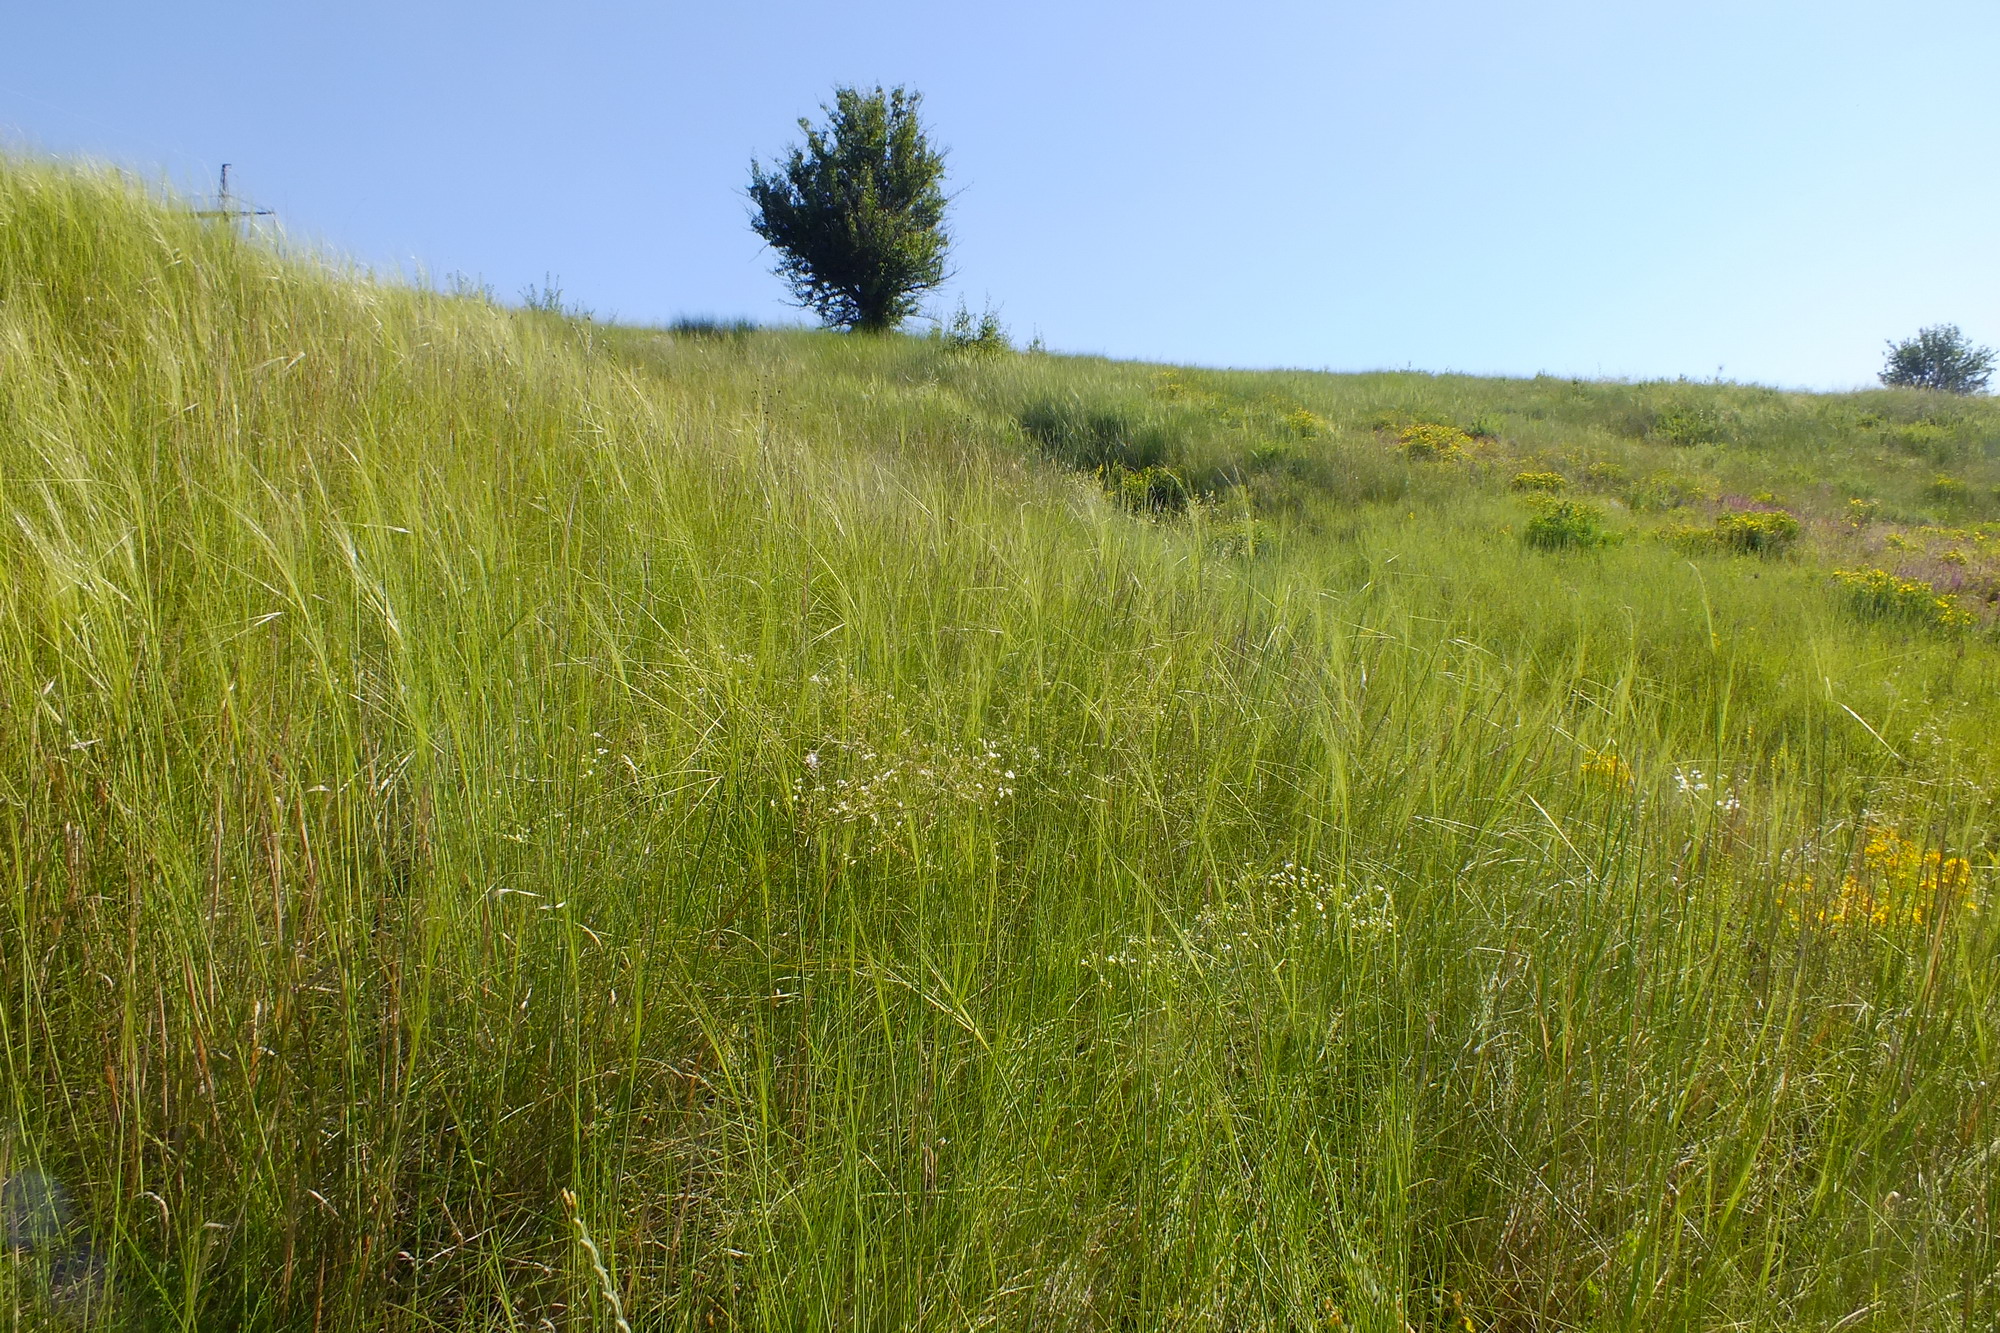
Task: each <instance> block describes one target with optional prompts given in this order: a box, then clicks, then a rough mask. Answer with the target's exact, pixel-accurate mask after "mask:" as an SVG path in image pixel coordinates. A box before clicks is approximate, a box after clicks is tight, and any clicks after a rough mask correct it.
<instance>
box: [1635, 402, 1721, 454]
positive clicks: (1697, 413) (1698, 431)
mask: <svg viewBox="0 0 2000 1333" xmlns="http://www.w3.org/2000/svg"><path fill="white" fill-rule="evenodd" d="M1650 433H1651V434H1652V436H1653V437H1654V438H1655V439H1659V440H1665V441H1666V442H1667V443H1668V444H1676V445H1681V446H1683V447H1686V446H1691V445H1697V444H1714V443H1715V442H1716V441H1718V440H1720V439H1721V438H1722V417H1721V414H1720V413H1718V412H1716V411H1715V409H1713V408H1709V407H1696V406H1690V405H1686V404H1682V405H1679V406H1675V407H1669V408H1667V409H1665V410H1664V411H1662V412H1660V413H1659V414H1658V415H1656V416H1655V417H1654V418H1653V427H1652V430H1651V432H1650Z"/></svg>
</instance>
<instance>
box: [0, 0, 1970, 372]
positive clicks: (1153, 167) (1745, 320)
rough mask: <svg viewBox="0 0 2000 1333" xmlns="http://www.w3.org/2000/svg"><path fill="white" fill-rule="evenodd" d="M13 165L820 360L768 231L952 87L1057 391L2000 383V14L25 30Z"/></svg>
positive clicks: (738, 17) (140, 13)
mask: <svg viewBox="0 0 2000 1333" xmlns="http://www.w3.org/2000/svg"><path fill="white" fill-rule="evenodd" d="M7 9H8V10H9V11H10V12H9V13H8V14H7V17H6V21H5V31H6V39H5V41H4V43H0V144H5V145H6V146H8V147H11V148H13V149H15V150H17V151H31V152H39V153H48V154H60V155H75V154H83V155H89V156H93V157H97V158H100V159H108V160H111V161H115V162H118V163H122V164H125V165H128V166H131V167H134V168H136V169H138V170H139V171H141V172H142V173H145V174H147V175H149V176H153V177H157V178H165V179H169V180H172V181H174V182H177V183H179V184H181V185H183V186H186V187H190V188H192V187H196V186H201V187H206V186H208V185H209V184H210V182H212V180H213V177H214V172H215V169H216V167H217V165H218V164H220V163H222V162H224V161H228V162H232V163H234V164H235V170H234V175H235V179H236V181H237V183H238V185H239V187H240V189H241V190H242V191H243V192H244V193H245V194H247V195H251V196H253V197H254V198H255V199H256V200H257V201H258V202H260V203H263V204H266V205H268V206H271V207H274V208H276V209H278V210H279V212H280V214H281V216H282V220H283V222H284V225H285V226H286V228H287V229H288V230H289V231H290V232H292V233H293V234H294V235H299V236H303V237H307V238H311V239H313V240H315V241H317V242H318V243H321V244H323V245H325V246H327V247H328V248H331V249H333V250H336V251H339V252H341V253H343V254H346V255H349V256H352V257H355V258H357V259H360V260H362V261H364V262H366V263H370V264H374V265H379V266H384V267H400V268H404V269H410V270H414V269H421V270H423V271H426V272H429V273H431V274H435V275H444V274H449V273H453V272H461V273H465V274H468V275H471V276H474V277H477V278H480V279H483V280H485V281H487V282H489V283H491V284H492V286H493V287H494V288H495V289H496V290H497V291H498V292H499V293H500V294H501V295H502V296H505V297H510V298H511V297H513V296H514V295H515V294H517V293H518V292H519V291H520V290H521V289H522V288H524V287H525V286H527V285H529V284H531V283H534V284H539V283H540V282H541V281H542V279H543V277H544V275H545V274H555V275H557V277H558V278H559V279H560V283H561V286H562V287H563V288H564V289H565V291H566V293H567V294H568V296H569V298H570V299H571V300H572V301H574V302H577V303H580V304H582V305H585V306H588V307H591V308H593V309H595V310H596V311H597V312H598V313H600V314H603V315H616V316H619V317H621V318H625V319H630V320H642V321H661V320H666V319H670V318H672V317H674V316H676V315H681V314H697V313H699V314H717V315H731V316H733V315H744V316H749V317H753V318H756V319H760V320H782V319H798V318H802V316H801V315H800V314H799V313H798V312H796V311H793V310H792V309H791V308H790V307H788V306H786V305H785V304H784V301H783V295H784V293H783V289H782V287H781V285H780V284H779V282H778V281H777V279H775V278H773V277H772V276H771V275H770V273H769V267H770V263H769V261H770V256H769V255H768V253H764V252H761V251H760V248H759V243H758V241H757V239H756V237H755V236H754V235H752V234H751V232H750V230H749V229H748V227H747V226H746V224H745V217H746V205H745V203H744V200H743V197H742V188H743V185H744V181H745V177H746V174H747V165H748V162H749V159H750V158H751V156H752V155H753V154H761V155H763V156H765V157H766V158H769V157H771V156H775V155H776V154H777V153H778V152H780V151H781V150H782V149H783V148H784V146H785V145H786V144H788V143H789V142H791V141H792V140H793V139H794V138H796V137H797V132H796V127H795V124H794V122H795V121H796V119H797V117H799V116H800V115H803V114H808V113H814V112H815V111H816V108H817V106H818V104H819V103H820V102H821V101H822V100H824V99H826V98H827V96H828V94H829V91H830V89H831V88H832V87H833V85H834V84H835V83H837V82H851V83H861V84H874V83H878V82H879V83H903V84H907V85H909V86H911V87H914V88H917V89H919V90H921V91H922V92H923V94H924V97H925V103H924V106H925V112H926V115H927V118H928V120H929V122H930V123H931V125H932V126H933V128H934V131H935V136H936V137H937V138H938V139H939V140H940V141H941V142H942V143H944V144H945V145H947V146H948V147H949V149H950V159H949V162H950V168H951V181H952V184H953V187H954V188H955V189H957V190H959V191H960V192H961V193H960V194H959V197H958V199H957V202H956V205H955V212H954V225H955V228H956V232H957V245H956V248H955V250H954V256H953V258H954V266H955V268H956V270H957V274H958V277H957V281H956V283H955V285H954V288H953V289H952V290H951V291H950V292H948V293H946V294H945V296H944V297H943V298H941V302H940V303H941V304H943V303H949V302H950V301H951V300H953V299H954V298H955V297H956V296H957V295H959V294H961V293H962V294H964V295H966V296H968V297H969V298H970V300H971V303H972V304H973V305H974V306H975V307H977V306H978V305H979V304H981V302H982V301H985V300H988V299H990V300H991V301H992V302H993V303H994V304H995V305H996V306H998V307H1000V308H1001V312H1002V317H1003V318H1004V319H1005V321H1006V322H1007V323H1008V324H1009V325H1010V326H1011V327H1012V328H1013V329H1014V331H1015V333H1016V335H1017V336H1021V337H1025V336H1026V335H1028V334H1030V333H1032V332H1035V331H1037V330H1039V331H1040V333H1041V334H1042V336H1043V337H1044V338H1045V339H1046V341H1047V342H1048V344H1049V345H1050V347H1052V348H1055V349H1058V350H1070V351H1093V352H1104V353H1108V354H1111V355H1114V356H1129V357H1144V358H1154V359H1161V360H1173V361H1188V362H1196V363H1202V364H1209V365H1232V366H1307V367H1330V368H1334V369H1364V368H1373V367H1383V366H1390V367H1402V366H1405V365H1409V366H1415V367H1417V368H1420V369H1427V370H1466V371H1481V372H1500V373H1508V374H1534V373H1536V372H1538V371H1548V372H1552V373H1557V374H1566V375H1567V374H1574V375H1585V376H1597V375H1605V376H1629V377H1666V376H1674V375H1687V376H1690V377H1698V378H1706V377H1709V376H1712V375H1714V374H1716V373H1717V368H1718V367H1721V370H1722V373H1723V374H1724V375H1725V376H1728V377H1730V378H1734V379H1744V380H1756V381H1762V382H1766V383H1776V384H1786V385H1807V386H1818V387H1844V386H1850V385H1856V384H1861V383H1865V382H1870V381H1872V377H1873V375H1874V372H1875V371H1876V370H1877V369H1878V368H1879V367H1880V364H1881V358H1882V343H1883V340H1884V339H1885V338H1888V337H1890V336H1901V335H1904V334H1908V333H1911V332H1914V331H1915V330H1916V329H1917V327H1918V326H1920V325H1924V324H1930V323H1938V322H1953V323H1958V324H1960V325H1962V326H1964V328H1965V330H1966V331H1967V332H1968V333H1969V334H1971V335H1973V336H1974V337H1976V338H1978V339H1979V340H1980V341H1982V342H1987V343H2000V253H1996V244H1995V242H1996V228H2000V169H1996V168H2000V160H1997V159H2000V87H1996V77H1995V71H1996V68H2000V3H1996V0H1899V2H1897V3H1886V2H1878V0H1866V2H1864V0H1677V2H1675V3H1666V2H1664V0H1651V2H1650V3H1641V2H1638V0H1630V2H1621V0H1515V2H1513V3H1509V2H1507V0H1483V2H1482V0H1375V3H1368V4H1361V3H1347V2H1345V0H1337V2H1336V0H1328V2H1325V3H1319V4H1310V3H1300V2H1296V0H1237V2H1236V3H1232V4H1222V3H1209V4H1200V5H1196V4H1185V3H1172V2H1169V3H1151V4H1137V3H1127V4H1106V3H1091V2H1090V0H1055V2H1050V0H1016V2H1015V3H1009V4H991V5H956V4H939V3H915V2H913V0H910V2H905V0H893V2H892V0H847V2H845V3H839V4H833V3H821V4H806V3H796V2H794V0H767V2H766V3H761V4H754V5H753V4H741V5H739V4H727V3H705V4H679V3H652V4H644V3H637V0H570V2H569V3H565V4H550V3H546V2H544V3H536V4H529V3H523V2H521V0H484V2H483V3H479V4H473V3H462V2H460V0H402V2H401V3H395V4H388V3H381V0H341V2H340V3H329V2H327V0H290V2H279V3H273V2H271V0H266V2H265V3H260V4H251V3H216V2H214V0H175V3H171V4H162V3H160V2H159V0H147V2H146V3H138V2H137V0H60V3H42V4H30V3H28V0H13V2H12V3H10V4H9V5H8V6H7Z"/></svg>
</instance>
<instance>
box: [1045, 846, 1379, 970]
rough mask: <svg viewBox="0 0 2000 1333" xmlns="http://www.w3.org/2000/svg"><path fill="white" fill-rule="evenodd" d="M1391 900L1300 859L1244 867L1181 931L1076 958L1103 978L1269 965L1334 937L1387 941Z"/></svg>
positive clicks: (1358, 942) (1349, 942)
mask: <svg viewBox="0 0 2000 1333" xmlns="http://www.w3.org/2000/svg"><path fill="white" fill-rule="evenodd" d="M1396 930H1397V925H1396V900H1395V897H1394V895H1392V894H1391V893H1390V892H1389V890H1388V889H1387V888H1385V887H1383V886H1382V885H1380V884H1368V885H1344V884H1341V883H1340V882H1339V881H1337V880H1334V879H1332V878H1330V877H1329V876H1327V875H1325V874H1323V873H1321V872H1320V871H1318V870H1315V869H1313V868H1312V867H1310V866H1301V865H1299V864H1298V863H1297V862H1294V861H1287V862H1285V863H1284V864H1283V865H1281V866H1279V867H1278V868H1277V869H1276V870H1272V871H1269V872H1266V873H1261V874H1260V873H1258V872H1256V871H1251V872H1249V873H1248V874H1247V875H1246V876H1245V878H1244V880H1243V881H1242V883H1241V884H1240V885H1239V888H1238V891H1237V892H1236V893H1235V894H1233V895H1231V896H1229V897H1228V898H1226V899H1222V900H1219V901H1216V902H1212V903H1210V904H1209V905H1208V906H1206V907H1204V908H1202V910H1201V911H1200V912H1198V913H1196V914H1195V917H1194V919H1193V920H1192V921H1191V922H1189V923H1188V925H1187V928H1186V929H1185V931H1183V932H1180V933H1173V932H1168V933H1165V934H1156V935H1153V936H1150V937H1145V936H1138V935H1128V936H1126V937H1125V939H1124V941H1123V942H1122V944H1120V945H1119V946H1118V947H1116V948H1114V949H1111V950H1109V951H1107V952H1104V953H1092V954H1086V955H1085V956H1084V957H1083V958H1082V959H1081V960H1080V961H1081V963H1082V964H1083V966H1084V967H1086V968H1088V969H1089V970H1091V971H1093V972H1096V973H1097V974H1098V975H1099V976H1101V977H1107V976H1110V975H1112V974H1114V973H1127V974H1130V973H1148V974H1150V973H1159V972H1164V971H1173V970H1176V969H1186V968H1191V967H1192V968H1199V969H1201V970H1203V971H1211V970H1215V969H1225V970H1226V969H1229V968H1231V967H1239V966H1244V965H1249V964H1253V963H1254V964H1257V965H1258V966H1260V967H1266V968H1268V967H1270V966H1272V965H1275V964H1282V963H1284V962H1286V961H1287V960H1290V959H1294V958H1296V957H1298V956H1300V955H1301V954H1303V953H1305V952H1308V951H1311V950H1313V949H1315V948H1324V947H1325V946H1326V945H1327V944H1328V943H1330V942H1333V941H1338V942H1340V943H1341V944H1343V945H1345V946H1346V947H1348V948H1356V947H1365V946H1368V945H1371V944H1376V943H1380V942H1382V941H1385V940H1388V939H1392V938H1393V937H1394V936H1395V934H1396Z"/></svg>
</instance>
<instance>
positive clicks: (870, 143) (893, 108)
mask: <svg viewBox="0 0 2000 1333" xmlns="http://www.w3.org/2000/svg"><path fill="white" fill-rule="evenodd" d="M922 100H923V98H922V96H921V95H920V94H918V93H913V92H906V91H905V90H903V89H902V88H895V89H891V90H890V91H888V92H886V93H885V92H884V91H882V89H880V88H876V89H875V90H873V91H872V92H865V93H864V92H862V91H860V90H859V89H855V88H847V87H841V88H836V89H834V93H833V105H832V106H830V107H828V106H822V107H821V108H820V109H821V110H822V111H824V112H826V115H827V120H826V124H825V125H824V126H823V127H817V128H816V127H814V126H813V125H812V123H811V122H809V121H807V120H806V119H805V118H804V117H800V119H799V128H800V129H802V130H804V131H805V135H806V141H805V145H804V146H803V147H798V146H794V147H793V148H792V150H791V156H790V157H789V158H788V159H787V160H786V161H785V162H784V163H783V164H782V165H780V166H774V167H773V168H772V169H771V170H769V171H766V170H765V169H764V168H763V167H762V166H761V165H760V164H759V163H757V162H756V161H755V160H752V162H751V163H750V201H751V202H752V203H753V204H755V205H756V206H757V212H756V215H755V216H754V217H752V218H751V220H750V225H751V226H752V227H754V228H755V229H756V231H757V234H758V235H759V236H762V237H763V238H764V239H765V240H766V241H768V242H770V244H771V246H772V248H773V249H775V250H776V251H777V252H778V255H779V258H778V268H777V272H778V273H779V274H780V275H781V276H783V277H784V279H785V280H786V281H787V282H789V283H791V285H792V296H793V299H795V300H796V301H798V303H799V304H800V305H804V306H810V307H812V308H813V309H814V310H816V311H818V312H819V316H820V318H821V319H823V320H825V321H826V322H827V323H828V324H831V325H834V326H836V327H839V328H845V329H863V330H869V331H880V330H884V329H892V328H894V327H896V325H898V324H900V323H902V322H903V320H904V319H905V318H906V317H908V316H909V315H911V314H913V313H915V311H916V308H917V297H919V296H920V295H922V294H923V293H925V292H927V291H930V290H931V289H933V288H935V287H937V286H938V285H940V284H941V283H943V282H944V279H945V269H944V255H945V249H946V247H947V246H949V245H950V243H951V238H950V236H949V235H948V234H947V233H946V232H945V229H944V207H945V195H944V190H943V188H942V182H943V180H944V154H943V153H942V152H939V151H938V150H937V149H935V148H933V147H931V144H930V141H929V140H928V139H927V138H926V137H925V136H924V128H923V125H922V124H921V123H919V121H918V120H917V107H918V104H919V103H920V102H922Z"/></svg>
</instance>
